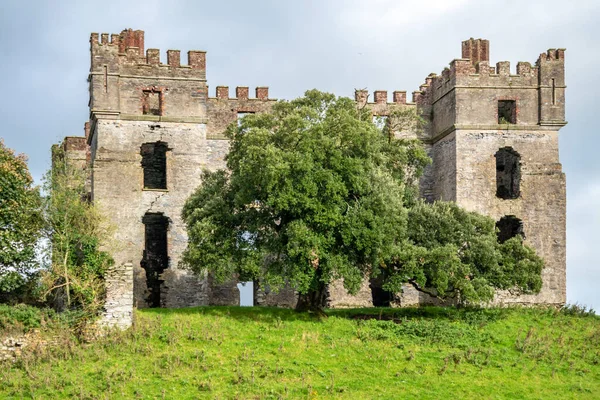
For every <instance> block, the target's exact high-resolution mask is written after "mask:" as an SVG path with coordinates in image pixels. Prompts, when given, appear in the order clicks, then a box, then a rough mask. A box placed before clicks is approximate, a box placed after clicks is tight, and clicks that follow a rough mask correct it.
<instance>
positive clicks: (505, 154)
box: [494, 147, 521, 200]
mask: <svg viewBox="0 0 600 400" xmlns="http://www.w3.org/2000/svg"><path fill="white" fill-rule="evenodd" d="M494 157H496V197H499V198H501V199H505V200H508V199H516V198H518V197H519V196H520V195H521V162H520V161H521V156H520V155H519V153H517V152H516V151H515V150H514V149H513V148H512V147H503V148H501V149H500V150H498V152H497V153H496V154H495V156H494Z"/></svg>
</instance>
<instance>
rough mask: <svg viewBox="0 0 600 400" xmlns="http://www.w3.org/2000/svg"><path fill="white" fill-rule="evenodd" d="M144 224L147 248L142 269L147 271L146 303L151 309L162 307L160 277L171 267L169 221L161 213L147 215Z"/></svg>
mask: <svg viewBox="0 0 600 400" xmlns="http://www.w3.org/2000/svg"><path fill="white" fill-rule="evenodd" d="M142 222H143V223H144V227H145V248H144V254H143V257H142V262H141V267H142V268H143V269H144V270H145V271H146V287H147V288H148V291H149V294H148V297H147V298H146V302H147V303H148V306H149V307H160V306H161V297H160V288H161V285H162V283H163V280H162V279H161V277H160V275H161V274H162V273H163V271H164V270H165V269H167V267H168V266H169V256H168V252H167V229H168V227H169V219H168V218H167V217H165V216H164V215H163V214H160V213H146V214H145V215H144V218H142Z"/></svg>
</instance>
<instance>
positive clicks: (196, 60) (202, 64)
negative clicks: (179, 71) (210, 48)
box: [188, 50, 206, 70]
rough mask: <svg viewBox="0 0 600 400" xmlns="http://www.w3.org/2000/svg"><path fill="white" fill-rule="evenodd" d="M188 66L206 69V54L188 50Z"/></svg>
mask: <svg viewBox="0 0 600 400" xmlns="http://www.w3.org/2000/svg"><path fill="white" fill-rule="evenodd" d="M188 65H189V66H190V67H192V68H194V69H202V70H205V69H206V52H205V51H197V50H190V51H188Z"/></svg>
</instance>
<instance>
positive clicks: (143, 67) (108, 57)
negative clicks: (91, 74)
mask: <svg viewBox="0 0 600 400" xmlns="http://www.w3.org/2000/svg"><path fill="white" fill-rule="evenodd" d="M109 36H110V41H109ZM144 44H145V42H144V31H142V30H135V31H134V30H132V29H125V30H123V31H122V32H121V33H120V34H115V33H113V34H111V35H109V34H108V33H102V34H98V33H92V34H91V36H90V46H91V53H92V68H91V70H92V71H97V70H101V69H102V68H104V67H110V69H111V72H116V71H117V70H118V71H121V70H124V71H126V72H136V73H141V74H142V75H147V76H150V75H152V74H155V75H156V74H161V75H182V77H190V78H200V79H206V52H205V51H200V50H190V51H188V53H187V65H182V64H181V51H180V50H167V60H166V61H167V62H166V64H165V63H162V62H161V58H160V50H159V49H155V48H150V49H148V50H146V51H145V52H144V49H145V47H144ZM174 68H181V69H179V70H175V69H174ZM155 69H158V70H155ZM132 70H133V71H132Z"/></svg>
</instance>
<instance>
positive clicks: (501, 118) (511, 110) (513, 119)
mask: <svg viewBox="0 0 600 400" xmlns="http://www.w3.org/2000/svg"><path fill="white" fill-rule="evenodd" d="M498 123H499V124H516V123H517V102H516V101H514V100H498Z"/></svg>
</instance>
